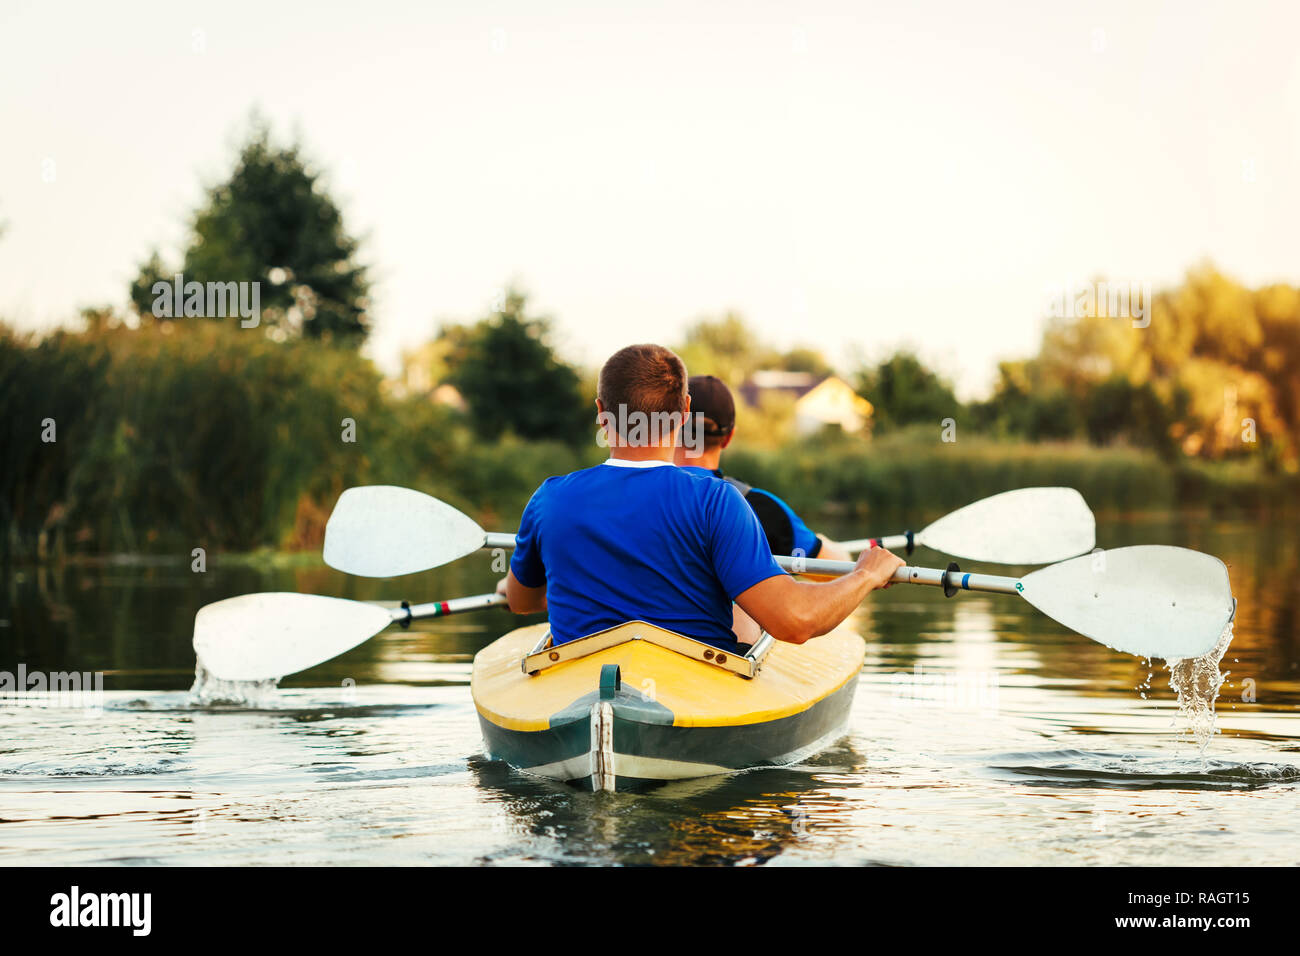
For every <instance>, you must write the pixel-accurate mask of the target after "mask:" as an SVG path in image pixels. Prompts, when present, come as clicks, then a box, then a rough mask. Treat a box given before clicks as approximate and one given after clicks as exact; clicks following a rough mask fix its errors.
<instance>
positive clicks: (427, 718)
mask: <svg viewBox="0 0 1300 956" xmlns="http://www.w3.org/2000/svg"><path fill="white" fill-rule="evenodd" d="M839 530H842V531H843V532H844V533H845V534H846V536H848V535H850V534H852V535H853V536H857V535H859V534H862V533H864V532H882V531H890V530H894V529H893V528H892V527H886V528H871V529H854V528H846V529H839ZM1298 532H1300V526H1297V525H1296V524H1295V523H1293V522H1291V523H1288V522H1282V521H1270V522H1264V521H1260V522H1249V521H1239V520H1215V519H1212V518H1209V517H1206V516H1203V515H1202V516H1162V517H1154V518H1144V519H1139V520H1129V521H1122V522H1121V521H1109V522H1105V523H1103V524H1102V526H1101V527H1100V528H1099V534H1098V538H1099V541H1098V543H1099V544H1100V545H1101V546H1103V547H1118V546H1122V545H1127V544H1138V543H1145V544H1176V545H1182V546H1185V547H1192V548H1196V549H1197V550H1202V551H1207V552H1210V553H1213V554H1217V555H1218V556H1220V557H1221V558H1223V559H1224V560H1225V561H1226V562H1227V563H1228V565H1229V571H1230V574H1231V578H1232V582H1233V590H1234V593H1235V594H1236V596H1237V598H1238V601H1239V608H1238V616H1237V623H1236V627H1235V636H1234V639H1233V642H1232V644H1231V645H1230V646H1229V647H1228V649H1227V653H1226V655H1225V656H1224V658H1223V663H1222V669H1223V670H1224V671H1227V672H1229V673H1228V676H1227V678H1226V679H1225V681H1224V684H1223V687H1222V690H1221V694H1220V696H1219V699H1218V701H1217V712H1218V714H1217V716H1218V729H1219V731H1220V733H1218V734H1217V735H1215V736H1214V737H1213V739H1211V740H1210V742H1209V745H1208V747H1207V748H1206V749H1205V750H1204V751H1202V749H1201V748H1200V747H1199V746H1198V745H1197V742H1196V741H1195V740H1194V739H1193V738H1192V736H1191V735H1190V734H1189V733H1188V732H1187V722H1186V720H1185V719H1183V718H1180V717H1179V715H1178V713H1177V706H1176V698H1175V694H1174V693H1173V692H1172V691H1171V690H1170V688H1169V676H1170V675H1169V672H1168V671H1167V670H1166V668H1165V665H1164V663H1163V662H1160V661H1155V662H1150V663H1148V662H1145V661H1140V660H1138V659H1135V658H1133V657H1129V656H1125V655H1121V654H1118V653H1115V652H1113V651H1110V650H1108V649H1106V648H1104V647H1101V646H1100V645H1097V644H1094V643H1093V642H1091V641H1088V640H1086V639H1084V638H1081V637H1078V636H1076V635H1073V634H1071V633H1070V632H1068V631H1066V630H1065V629H1063V628H1061V627H1059V626H1057V625H1056V624H1054V623H1053V622H1051V621H1049V620H1047V619H1046V618H1044V617H1042V616H1041V615H1039V614H1038V613H1037V612H1036V611H1034V610H1033V609H1032V608H1030V607H1029V606H1028V605H1026V604H1024V603H1023V602H1022V601H1020V600H1019V599H1018V598H1015V597H1009V596H999V595H975V594H960V595H958V596H957V597H955V598H952V599H945V598H944V597H943V596H942V594H940V593H938V592H937V591H936V590H935V589H931V588H919V587H908V586H901V585H900V586H895V587H893V588H891V589H889V591H887V592H885V593H881V594H877V595H873V596H872V597H871V598H870V599H869V600H868V602H867V604H866V605H865V606H864V608H863V610H862V612H861V613H860V614H859V616H858V619H857V620H858V624H859V628H860V630H861V633H862V634H863V636H864V637H865V638H866V639H867V644H868V653H867V659H866V664H865V667H864V669H863V672H862V675H861V679H860V685H859V688H858V693H857V699H856V703H855V706H854V710H853V717H852V723H851V726H850V728H849V733H848V735H847V736H846V737H845V738H844V740H843V741H842V742H840V743H839V744H837V745H835V746H833V747H832V748H830V749H829V750H827V751H825V752H823V753H821V754H820V755H818V756H817V757H815V758H814V759H811V760H809V761H808V762H806V763H804V764H801V765H799V766H796V767H790V768H783V769H774V770H761V771H754V772H751V773H747V774H743V775H738V776H734V777H727V778H712V779H708V780H703V781H695V782H690V783H683V784H674V785H670V786H665V787H663V788H661V789H659V790H656V791H653V792H651V793H648V794H643V795H630V794H618V793H615V794H599V795H590V794H584V793H579V792H576V791H573V790H570V789H568V788H566V787H564V786H562V785H558V784H554V783H551V782H549V781H546V780H541V779H537V778H531V777H528V776H526V775H523V774H520V773H517V772H515V771H513V770H511V769H510V768H509V767H507V766H504V765H502V764H500V763H497V762H494V761H490V760H488V759H486V758H485V757H484V756H483V755H482V741H481V739H480V737H479V730H478V723H477V718H476V715H475V712H474V707H473V704H472V702H471V700H470V694H469V677H470V662H471V659H472V657H473V655H474V652H475V651H476V650H478V649H479V648H480V647H482V646H483V645H485V644H486V643H488V642H489V641H491V640H492V639H494V638H495V637H497V636H498V635H500V634H501V633H504V632H505V631H506V630H508V629H509V628H510V627H512V626H513V625H514V624H515V623H516V621H515V620H514V619H512V618H511V617H510V616H509V615H508V614H506V613H505V612H502V611H490V612H479V613H478V614H470V615H465V616H461V617H455V618H450V619H447V620H444V621H440V622H429V623H427V624H419V625H416V626H415V627H413V628H412V629H411V630H409V631H402V630H398V629H392V630H390V631H388V632H385V633H384V634H382V635H381V636H379V637H378V638H375V639H374V640H372V641H370V642H368V643H367V644H364V645H362V646H361V647H359V648H357V649H355V650H354V651H351V652H349V653H348V654H346V655H344V656H343V657H341V658H338V659H336V660H334V661H331V662H329V663H327V664H324V665H322V666H320V667H317V668H315V669H313V670H311V671H308V672H306V673H303V674H299V675H296V676H294V677H291V678H289V679H287V680H286V681H285V682H284V684H283V686H282V687H281V688H280V689H279V690H277V691H273V692H272V693H271V694H269V695H268V696H267V697H266V699H264V700H262V701H260V702H259V704H258V706H256V707H235V706H198V705H196V704H194V703H193V702H192V701H191V699H190V696H189V688H190V686H191V684H192V682H193V679H194V657H193V651H192V648H191V646H190V636H191V632H192V626H193V618H194V613H195V612H196V611H197V610H198V608H199V607H201V606H202V605H203V604H206V603H209V602H211V601H216V600H220V599H221V598H224V597H229V596H231V595H234V594H240V593H245V592H250V591H270V590H297V591H306V592H310V593H317V594H331V595H336V596H341V597H353V598H358V599H367V600H368V599H376V600H382V599H389V600H397V599H402V598H406V599H409V600H411V601H412V602H413V603H414V602H415V601H425V600H435V599H444V598H449V597H455V596H459V595H462V594H470V593H475V592H477V591H485V590H489V589H490V587H491V584H492V581H493V580H494V577H495V575H494V572H493V571H492V569H491V568H490V566H489V559H488V556H486V555H483V556H481V557H471V558H469V559H466V560H465V561H462V562H460V563H459V564H457V565H456V566H454V567H453V568H451V569H442V570H440V571H437V572H430V573H428V574H421V575H414V576H411V577H409V578H404V579H400V580H397V581H389V582H373V581H358V580H352V579H348V578H346V577H344V576H343V575H340V574H338V573H336V572H334V571H332V570H330V569H328V568H325V567H323V566H322V565H321V564H320V563H319V562H318V561H315V560H312V559H309V558H308V559H303V560H299V561H295V562H293V563H291V564H285V563H283V562H279V561H268V562H265V563H263V564H258V563H256V562H248V561H243V562H239V563H233V562H223V561H222V560H221V559H220V557H219V556H218V557H214V558H213V559H212V560H211V561H210V563H209V569H208V570H207V571H206V572H205V573H202V574H195V573H193V572H191V570H190V568H189V565H188V561H185V562H180V561H177V562H175V563H168V562H152V563H148V562H143V561H140V560H117V561H106V562H100V563H95V564H78V565H72V566H63V567H60V568H40V569H38V568H22V569H18V570H15V571H11V572H10V573H9V574H8V576H7V578H6V580H5V582H4V585H5V586H4V590H3V603H0V671H9V672H11V673H16V672H17V669H18V667H19V666H20V665H21V666H22V667H24V668H25V669H26V671H27V672H28V673H29V674H30V673H34V672H54V671H88V672H94V671H98V672H103V674H104V688H105V689H104V692H103V694H102V696H100V697H95V696H93V695H92V697H91V699H89V700H78V701H67V700H63V701H49V700H47V699H46V700H36V701H32V700H27V701H8V702H5V703H0V864H42V865H60V864H156V863H163V864H186V865H196V864H197V865H214V864H215V865H232V864H254V863H256V864H319V865H326V864H328V865H348V864H416V865H418V864H522V865H533V864H550V863H622V864H645V863H651V864H653V863H659V864H721V865H755V864H764V865H769V866H771V865H786V864H818V865H825V864H864V863H882V864H995V865H997V864H1037V865H1042V864H1146V865H1173V864H1186V865H1204V864H1233V865H1251V866H1262V865H1287V864H1295V863H1296V862H1297V861H1300V834H1298V833H1297V831H1296V829H1295V825H1294V819H1295V817H1294V814H1295V811H1296V810H1297V808H1298V806H1300V802H1298V800H1297V798H1298V797H1300V723H1298V721H1297V714H1298V713H1300V711H1298V709H1297V708H1300V666H1298V662H1300V646H1298V645H1300V619H1298V618H1297V611H1296V608H1297V607H1298V606H1300V583H1298V582H1300V573H1297V572H1300V533H1298ZM913 563H915V564H922V565H927V566H942V565H943V564H944V563H945V562H944V559H942V558H941V557H940V556H938V555H935V554H933V553H930V552H926V551H919V552H918V554H917V556H916V557H915V559H914V560H913ZM963 567H966V565H963ZM970 567H971V568H974V567H976V565H974V564H971V565H970ZM984 570H990V571H1000V570H1001V569H997V568H991V567H989V568H984ZM1009 573H1014V572H1009ZM51 704H59V705H60V706H51Z"/></svg>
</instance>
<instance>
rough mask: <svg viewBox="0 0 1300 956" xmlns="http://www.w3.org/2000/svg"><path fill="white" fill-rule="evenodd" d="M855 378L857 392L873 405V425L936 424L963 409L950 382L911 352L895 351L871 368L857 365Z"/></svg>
mask: <svg viewBox="0 0 1300 956" xmlns="http://www.w3.org/2000/svg"><path fill="white" fill-rule="evenodd" d="M857 379H858V380H857V391H858V394H859V395H861V396H862V397H863V398H865V399H866V400H867V401H869V402H871V404H872V406H874V408H875V413H874V419H875V422H876V428H877V429H881V428H885V429H888V428H899V427H901V426H903V425H912V424H917V423H924V424H934V425H937V424H938V423H939V422H940V421H942V420H943V419H945V418H957V419H961V418H962V417H963V414H964V411H965V410H964V408H963V407H962V404H961V402H959V401H957V396H956V395H955V394H953V390H952V386H951V385H950V384H949V383H948V382H946V381H944V380H943V379H941V378H940V377H939V376H938V375H936V374H935V373H934V372H932V371H931V370H930V369H928V368H926V367H925V365H923V364H922V363H921V360H920V359H918V358H917V357H916V356H915V355H913V354H912V353H911V352H896V353H894V354H893V355H892V356H890V357H889V358H888V359H886V360H885V361H883V362H881V363H880V364H879V365H877V366H875V367H874V368H871V367H868V368H864V369H861V370H860V371H859V372H858V375H857Z"/></svg>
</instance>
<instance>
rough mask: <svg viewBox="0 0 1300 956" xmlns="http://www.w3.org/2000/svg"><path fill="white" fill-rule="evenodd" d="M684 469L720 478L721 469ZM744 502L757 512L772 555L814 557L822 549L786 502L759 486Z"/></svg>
mask: <svg viewBox="0 0 1300 956" xmlns="http://www.w3.org/2000/svg"><path fill="white" fill-rule="evenodd" d="M682 467H683V468H685V470H687V471H691V472H695V473H696V474H700V475H710V476H712V477H714V478H722V477H723V474H722V472H721V471H709V469H707V468H697V467H696V466H695V465H683V466H682ZM746 487H747V489H748V490H747V491H746V493H745V501H747V502H748V503H749V506H750V507H751V508H753V509H754V514H756V515H758V520H759V523H760V524H761V525H762V526H763V533H764V534H766V535H767V543H768V547H769V548H770V549H771V551H772V553H773V554H797V555H800V556H802V557H805V558H815V557H817V555H818V554H819V553H821V549H822V539H821V538H819V537H817V535H816V534H815V533H814V532H813V531H812V529H811V528H809V527H808V526H807V525H806V524H804V523H803V519H801V518H800V517H799V516H798V515H797V514H795V513H794V509H793V508H791V507H790V506H789V505H788V504H786V503H785V502H784V501H782V500H781V499H780V498H778V497H777V496H776V495H774V494H772V492H770V491H764V490H762V489H761V488H748V486H746Z"/></svg>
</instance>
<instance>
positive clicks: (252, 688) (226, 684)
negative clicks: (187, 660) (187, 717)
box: [190, 661, 280, 707]
mask: <svg viewBox="0 0 1300 956" xmlns="http://www.w3.org/2000/svg"><path fill="white" fill-rule="evenodd" d="M279 684H280V680H279V678H271V679H270V680H222V679H221V678H219V677H214V676H212V675H211V674H209V673H208V671H207V670H206V669H205V668H204V666H203V662H202V661H197V662H196V663H195V664H194V686H192V687H191V688H190V703H192V704H198V705H204V706H206V705H208V704H235V705H238V706H243V707H264V706H266V705H267V704H269V703H271V701H272V700H273V699H274V697H275V696H276V692H277V690H278V687H279Z"/></svg>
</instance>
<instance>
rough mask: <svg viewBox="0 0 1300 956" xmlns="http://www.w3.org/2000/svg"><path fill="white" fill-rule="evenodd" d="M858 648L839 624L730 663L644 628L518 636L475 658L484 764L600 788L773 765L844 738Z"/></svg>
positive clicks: (765, 640)
mask: <svg viewBox="0 0 1300 956" xmlns="http://www.w3.org/2000/svg"><path fill="white" fill-rule="evenodd" d="M865 653H866V645H865V644H864V643H863V640H862V638H861V637H860V636H858V634H857V633H856V632H855V631H854V630H853V629H852V628H851V627H849V626H847V625H841V626H840V627H839V628H837V629H836V630H834V631H832V632H831V633H829V634H826V635H823V636H822V637H817V638H814V639H813V640H811V641H809V642H807V643H806V644H802V645H794V644H787V643H782V642H780V641H774V640H773V639H772V638H771V637H770V636H768V635H764V636H763V637H762V638H761V639H760V640H759V641H758V642H757V643H755V644H754V645H753V646H752V648H750V649H749V650H748V651H746V652H744V653H740V654H731V653H727V652H725V651H720V650H718V649H717V648H715V647H712V646H711V645H708V644H705V643H702V642H700V641H696V640H694V639H692V638H689V637H686V636H683V635H681V634H677V633H675V632H673V631H669V630H665V629H664V628H660V627H656V626H655V625H653V624H647V623H645V622H644V621H631V622H628V623H627V624H622V625H620V626H618V627H614V628H610V629H609V630H606V631H599V632H597V633H595V634H591V635H588V636H587V637H583V638H579V639H578V640H575V641H568V642H566V643H564V644H560V645H553V644H552V642H551V640H550V632H549V629H548V626H547V625H546V624H537V625H533V626H531V627H522V628H519V629H517V630H514V631H511V632H510V633H508V634H506V635H505V636H503V637H501V638H499V639H498V640H496V641H494V642H493V643H491V644H489V645H488V646H487V647H485V648H483V650H481V651H479V653H478V654H477V655H475V657H474V669H473V676H472V678H471V690H472V694H473V698H474V706H475V708H476V709H477V711H478V715H479V723H480V725H481V727H482V730H483V740H484V744H485V746H486V749H487V753H488V755H489V756H490V757H492V758H493V759H497V760H503V761H505V762H506V763H508V764H510V765H511V766H512V767H515V768H516V769H518V770H522V771H525V772H527V773H532V774H537V775H539V776H542V777H549V778H551V779H553V780H560V781H564V782H565V783H568V784H572V785H574V786H576V787H579V788H582V789H585V790H592V791H599V790H619V791H628V790H643V789H646V788H648V787H652V786H655V785H657V784H660V783H662V782H664V781H668V780H681V779H688V778H693V777H706V776H711V775H714V774H726V773H734V772H736V771H739V770H749V769H754V768H758V767H771V766H783V765H788V764H792V763H797V762H799V761H800V760H804V759H806V758H808V757H810V756H812V755H813V754H814V753H817V752H818V751H819V750H822V749H824V748H825V747H827V746H828V745H830V744H831V743H833V742H835V741H836V740H837V739H839V738H840V737H841V736H843V734H844V732H845V729H846V725H847V722H848V716H849V709H850V707H851V706H852V704H853V694H854V692H855V690H856V689H857V683H858V680H857V678H858V672H859V671H860V670H861V669H862V660H863V657H864V656H865Z"/></svg>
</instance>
